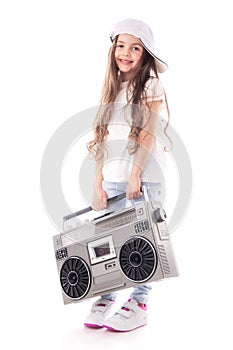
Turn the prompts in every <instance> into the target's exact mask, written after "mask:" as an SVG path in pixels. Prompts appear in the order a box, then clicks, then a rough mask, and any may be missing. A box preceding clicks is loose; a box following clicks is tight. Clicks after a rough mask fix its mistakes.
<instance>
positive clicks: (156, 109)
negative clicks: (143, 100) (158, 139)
mask: <svg viewBox="0 0 233 350" xmlns="http://www.w3.org/2000/svg"><path fill="white" fill-rule="evenodd" d="M161 105H162V101H161V100H160V101H153V102H151V103H150V106H149V108H150V118H149V122H148V123H147V125H146V128H144V129H142V130H141V132H140V134H139V139H138V144H139V146H138V149H137V151H136V152H135V155H134V160H133V166H132V170H131V174H130V179H129V183H128V186H127V189H126V196H127V198H128V199H136V198H139V197H140V196H141V195H142V193H141V191H140V187H141V173H142V171H143V168H144V166H145V164H146V162H147V160H148V158H149V156H150V154H151V151H152V149H153V147H154V142H155V129H156V123H157V120H158V116H159V113H160V111H161Z"/></svg>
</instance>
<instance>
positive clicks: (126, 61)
mask: <svg viewBox="0 0 233 350" xmlns="http://www.w3.org/2000/svg"><path fill="white" fill-rule="evenodd" d="M119 61H120V62H121V63H122V64H125V65H128V64H131V63H133V61H129V60H119Z"/></svg>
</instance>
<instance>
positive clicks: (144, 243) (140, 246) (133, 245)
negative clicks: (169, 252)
mask: <svg viewBox="0 0 233 350" xmlns="http://www.w3.org/2000/svg"><path fill="white" fill-rule="evenodd" d="M119 262H120V267H121V270H122V272H123V274H124V275H125V276H126V277H127V278H128V279H129V280H131V281H134V282H144V281H146V280H148V279H149V278H150V277H151V276H152V275H153V273H154V272H155V270H156V266H157V256H156V251H155V249H154V247H153V245H152V244H151V243H150V242H149V241H148V240H147V239H146V238H144V237H131V238H130V239H128V240H127V241H126V242H125V243H124V244H123V246H122V247H121V250H120V256H119Z"/></svg>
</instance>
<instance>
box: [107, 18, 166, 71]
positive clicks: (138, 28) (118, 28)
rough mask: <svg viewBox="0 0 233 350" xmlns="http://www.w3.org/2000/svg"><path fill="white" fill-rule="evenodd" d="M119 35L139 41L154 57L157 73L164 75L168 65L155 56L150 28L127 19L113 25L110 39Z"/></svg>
mask: <svg viewBox="0 0 233 350" xmlns="http://www.w3.org/2000/svg"><path fill="white" fill-rule="evenodd" d="M119 34H131V35H133V36H135V37H136V38H138V39H140V40H141V42H142V44H143V46H144V48H145V49H146V50H147V51H148V52H149V54H150V55H151V56H152V57H154V59H155V62H156V67H157V71H158V72H159V73H164V72H165V71H166V70H167V68H168V65H167V64H166V63H165V62H164V61H162V60H161V59H160V58H158V57H157V55H156V54H155V47H154V36H153V33H152V31H151V29H150V27H149V26H148V25H147V24H146V23H144V22H142V21H139V20H136V19H132V18H127V19H125V20H123V21H121V22H118V23H115V24H114V25H113V28H112V33H111V36H110V39H111V40H112V41H113V40H114V38H115V37H116V36H117V35H119Z"/></svg>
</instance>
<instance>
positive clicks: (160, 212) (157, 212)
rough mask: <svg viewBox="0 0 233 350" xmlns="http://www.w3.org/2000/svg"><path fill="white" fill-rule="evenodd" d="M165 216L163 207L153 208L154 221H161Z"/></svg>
mask: <svg viewBox="0 0 233 350" xmlns="http://www.w3.org/2000/svg"><path fill="white" fill-rule="evenodd" d="M166 218H167V215H166V213H165V210H164V209H161V208H157V209H155V210H154V219H155V222H163V221H165V220H166Z"/></svg>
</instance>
